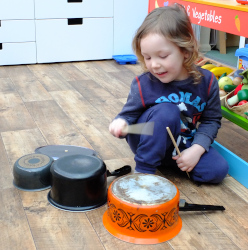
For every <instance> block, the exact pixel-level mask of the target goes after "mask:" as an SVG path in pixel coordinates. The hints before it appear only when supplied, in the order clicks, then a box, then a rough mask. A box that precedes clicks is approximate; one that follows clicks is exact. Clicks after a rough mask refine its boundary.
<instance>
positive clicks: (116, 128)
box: [109, 118, 128, 137]
mask: <svg viewBox="0 0 248 250" xmlns="http://www.w3.org/2000/svg"><path fill="white" fill-rule="evenodd" d="M126 126H128V124H127V122H126V121H125V120H124V119H121V118H118V119H115V120H113V121H112V122H111V123H110V125H109V132H110V133H111V134H112V135H113V136H115V137H120V136H126V135H127V133H124V132H122V130H123V129H124V128H125V127H126Z"/></svg>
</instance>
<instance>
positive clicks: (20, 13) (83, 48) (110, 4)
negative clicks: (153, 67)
mask: <svg viewBox="0 0 248 250" xmlns="http://www.w3.org/2000/svg"><path fill="white" fill-rule="evenodd" d="M147 12H148V0H135V1H134V0H125V1H121V0H0V65H12V64H32V63H50V62H65V61H84V60H101V59H110V58H112V56H113V55H114V54H122V55H123V54H131V53H132V49H131V42H132V38H133V35H134V33H135V30H136V29H137V28H138V27H139V25H140V24H141V22H142V21H143V19H144V18H145V16H146V14H147Z"/></svg>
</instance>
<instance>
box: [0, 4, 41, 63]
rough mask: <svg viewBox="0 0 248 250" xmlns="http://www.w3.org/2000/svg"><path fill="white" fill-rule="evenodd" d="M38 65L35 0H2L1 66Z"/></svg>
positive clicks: (0, 6) (0, 11) (0, 18)
mask: <svg viewBox="0 0 248 250" xmlns="http://www.w3.org/2000/svg"><path fill="white" fill-rule="evenodd" d="M31 63H36V45H35V22H34V2H33V0H25V1H20V0H8V1H6V0H0V65H12V64H31Z"/></svg>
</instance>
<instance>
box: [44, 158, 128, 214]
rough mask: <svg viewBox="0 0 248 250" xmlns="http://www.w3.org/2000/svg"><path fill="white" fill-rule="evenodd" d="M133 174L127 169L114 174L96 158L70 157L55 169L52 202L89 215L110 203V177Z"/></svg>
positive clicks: (51, 191) (59, 161) (60, 161)
mask: <svg viewBox="0 0 248 250" xmlns="http://www.w3.org/2000/svg"><path fill="white" fill-rule="evenodd" d="M129 172H131V167H130V166H128V165H126V166H124V167H122V168H120V169H117V170H115V171H114V172H109V171H107V169H106V165H105V163H104V162H103V161H102V160H101V159H100V158H99V157H97V156H94V155H82V154H77V155H68V156H64V157H61V158H59V159H58V160H56V161H55V162H54V163H53V164H52V167H51V190H50V192H49V193H48V201H49V202H50V203H51V204H52V205H53V206H55V207H57V208H60V209H62V210H67V211H88V210H92V209H95V208H98V207H100V206H102V205H104V204H105V203H106V202H107V176H121V175H124V174H127V173H129Z"/></svg>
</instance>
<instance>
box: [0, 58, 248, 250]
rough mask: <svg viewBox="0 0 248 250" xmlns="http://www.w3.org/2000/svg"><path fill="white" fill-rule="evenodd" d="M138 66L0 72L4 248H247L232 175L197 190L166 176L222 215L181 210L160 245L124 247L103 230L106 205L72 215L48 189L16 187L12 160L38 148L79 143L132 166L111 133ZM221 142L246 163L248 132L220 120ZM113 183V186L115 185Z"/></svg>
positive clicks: (243, 195)
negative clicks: (178, 222)
mask: <svg viewBox="0 0 248 250" xmlns="http://www.w3.org/2000/svg"><path fill="white" fill-rule="evenodd" d="M139 73H141V69H140V67H139V65H122V66H121V65H118V64H116V63H115V62H114V61H112V60H109V61H92V62H76V63H59V64H44V65H39V64H38V65H23V66H1V67H0V132H1V138H0V152H1V153H0V249H3V250H7V249H11V250H15V249H22V250H23V249H25V250H27V249H46V250H47V249H85V250H89V249H93V250H98V249H108V250H111V249H125V250H126V249H130V250H131V249H143V250H148V249H161V250H162V249H163V250H164V249H183V250H185V249H190V250H192V249H207V250H209V249H228V250H231V249H248V236H247V235H248V219H247V218H248V190H247V189H246V188H245V187H244V186H242V185H241V184H239V183H238V182H237V181H236V180H234V179H233V178H232V177H230V176H228V177H226V178H225V180H224V181H223V183H221V184H219V185H201V186H197V185H195V184H194V183H192V182H191V181H190V180H189V179H187V178H183V177H180V176H173V175H171V174H170V175H168V176H166V177H167V178H168V179H170V180H172V181H173V182H174V183H175V184H176V185H177V186H178V188H179V190H180V194H181V197H182V198H184V199H186V201H188V202H189V203H199V204H216V205H223V206H224V207H225V208H226V211H224V212H219V211H218V212H179V215H180V217H181V218H182V221H183V226H182V230H181V232H180V233H179V234H178V235H177V236H176V237H175V238H173V239H172V240H169V241H167V242H164V243H161V244H157V245H145V246H141V245H135V244H131V243H126V242H123V241H121V240H119V239H117V238H115V237H113V236H112V235H110V234H109V233H108V231H106V229H105V227H104V226H103V224H102V216H103V213H104V212H105V211H106V205H105V206H103V207H101V208H98V209H95V210H93V211H88V212H85V213H83V212H81V213H71V212H65V211H62V210H59V209H57V208H54V207H52V206H51V205H50V203H48V201H47V193H48V191H49V190H46V191H41V192H25V191H19V190H17V189H16V188H15V187H14V186H13V184H12V181H13V175H12V167H13V164H14V163H15V161H16V160H17V159H18V158H19V157H21V156H23V155H25V154H29V153H33V152H34V150H35V149H36V148H37V147H40V146H43V145H49V144H50V145H51V144H61V145H77V146H83V147H88V148H92V149H94V150H96V151H97V152H98V153H99V154H100V155H101V157H102V158H103V160H104V161H105V163H106V165H107V167H108V169H110V170H114V169H117V168H119V167H121V166H123V165H125V164H130V165H131V166H132V167H133V168H134V161H133V154H132V153H131V151H130V150H129V148H128V146H127V144H126V142H125V141H124V140H120V139H116V138H114V137H113V136H112V135H110V134H109V132H108V125H109V122H110V121H111V120H112V119H113V118H114V117H115V115H116V114H117V113H118V112H119V111H120V110H121V108H122V105H123V103H124V102H125V100H126V97H127V94H128V92H129V86H130V83H131V81H132V79H133V78H134V76H135V75H137V74H139ZM217 141H218V142H220V143H221V144H222V145H223V146H225V147H226V148H228V149H230V150H232V151H233V152H234V153H235V154H237V155H238V156H240V157H241V158H243V159H244V160H245V161H248V153H247V148H248V147H247V145H248V131H245V130H243V129H241V128H239V127H238V126H236V125H234V124H232V123H231V122H229V121H227V120H225V119H223V125H222V128H221V129H220V132H219V134H218V138H217ZM111 178H112V179H108V182H110V181H113V177H111Z"/></svg>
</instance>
